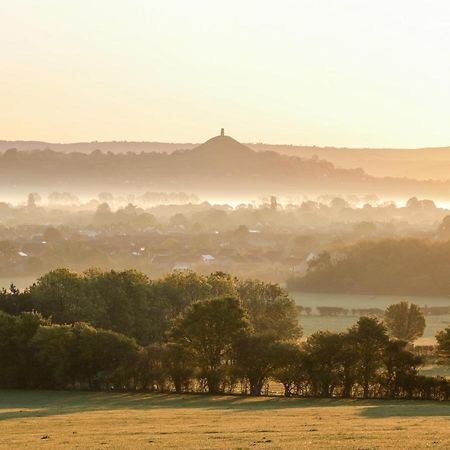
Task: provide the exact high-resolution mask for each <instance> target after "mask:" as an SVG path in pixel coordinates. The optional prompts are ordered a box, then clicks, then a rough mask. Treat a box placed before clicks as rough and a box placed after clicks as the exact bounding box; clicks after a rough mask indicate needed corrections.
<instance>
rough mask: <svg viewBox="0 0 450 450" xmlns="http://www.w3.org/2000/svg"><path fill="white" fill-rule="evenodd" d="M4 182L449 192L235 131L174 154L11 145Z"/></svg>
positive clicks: (221, 192) (0, 183) (226, 194)
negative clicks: (260, 142) (252, 142)
mask: <svg viewBox="0 0 450 450" xmlns="http://www.w3.org/2000/svg"><path fill="white" fill-rule="evenodd" d="M0 187H3V189H6V188H8V189H14V190H16V191H23V190H37V191H39V189H46V190H49V189H51V190H67V191H72V192H80V191H83V192H92V193H98V192H99V191H101V190H112V191H116V192H117V191H122V192H124V191H127V192H129V191H133V192H137V191H142V190H157V191H170V192H174V191H184V192H192V193H195V194H198V195H200V196H203V197H205V198H211V197H216V198H217V197H221V198H230V197H233V198H245V197H247V198H248V197H249V196H251V197H252V198H255V196H256V197H257V196H260V195H268V194H276V195H283V194H303V195H304V194H308V195H314V194H329V193H333V194H336V195H338V194H378V195H380V196H384V197H386V196H390V197H391V198H392V197H412V196H414V195H418V196H422V197H423V196H426V197H431V198H445V199H447V198H449V197H450V182H438V181H417V180H408V179H399V178H376V177H372V176H370V175H368V174H367V173H365V172H364V171H363V170H362V169H359V168H358V169H340V168H337V167H335V166H334V165H333V164H332V163H330V162H328V161H325V160H320V159H318V158H317V157H316V158H300V157H297V156H289V155H282V154H280V153H277V152H274V151H259V152H257V151H254V150H252V149H251V148H249V147H248V146H245V145H243V144H240V143H239V142H237V141H236V140H234V139H233V138H231V137H229V136H217V137H214V138H212V139H210V140H208V141H207V142H205V143H204V144H201V145H199V146H196V147H195V148H193V149H186V150H176V151H173V152H172V153H165V152H139V153H133V152H127V153H111V152H110V153H105V152H102V151H100V150H98V149H97V150H95V151H93V152H91V153H80V152H70V153H62V152H58V151H54V150H33V151H18V150H7V151H5V152H4V153H3V154H2V155H1V156H0Z"/></svg>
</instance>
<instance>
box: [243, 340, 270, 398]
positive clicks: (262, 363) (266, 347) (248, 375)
mask: <svg viewBox="0 0 450 450" xmlns="http://www.w3.org/2000/svg"><path fill="white" fill-rule="evenodd" d="M274 344H275V340H274V338H273V337H272V336H269V335H259V334H256V335H255V334H253V335H250V334H249V335H246V336H243V337H242V338H241V339H240V340H239V341H238V342H237V344H236V346H235V347H236V353H235V355H236V356H235V357H236V366H237V367H236V369H237V373H238V375H240V376H241V377H242V378H244V379H246V380H247V381H248V382H249V385H250V395H261V391H262V388H263V386H264V384H265V383H266V381H267V379H268V378H269V376H270V375H271V373H272V370H273V369H274V367H275V358H274V351H273V350H274V348H273V347H274Z"/></svg>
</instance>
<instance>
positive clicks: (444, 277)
mask: <svg viewBox="0 0 450 450" xmlns="http://www.w3.org/2000/svg"><path fill="white" fill-rule="evenodd" d="M449 275H450V241H445V242H432V241H428V240H422V239H412V238H411V239H385V240H381V241H361V242H358V243H357V244H354V245H351V246H347V247H344V248H342V249H340V250H338V251H336V252H334V253H329V252H322V253H320V254H319V255H318V256H317V257H316V258H314V259H313V260H312V261H310V262H309V265H308V271H307V273H306V275H305V276H303V277H301V278H293V279H291V280H289V283H288V285H289V287H290V288H292V289H298V290H303V291H311V292H312V291H317V292H345V293H361V294H363V293H370V294H393V295H394V294H399V295H449V294H450V276H449Z"/></svg>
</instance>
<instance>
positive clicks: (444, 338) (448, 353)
mask: <svg viewBox="0 0 450 450" xmlns="http://www.w3.org/2000/svg"><path fill="white" fill-rule="evenodd" d="M436 341H437V351H438V355H439V357H440V358H441V360H442V362H444V363H446V364H450V326H448V327H447V328H445V329H444V330H441V331H439V332H438V333H437V334H436Z"/></svg>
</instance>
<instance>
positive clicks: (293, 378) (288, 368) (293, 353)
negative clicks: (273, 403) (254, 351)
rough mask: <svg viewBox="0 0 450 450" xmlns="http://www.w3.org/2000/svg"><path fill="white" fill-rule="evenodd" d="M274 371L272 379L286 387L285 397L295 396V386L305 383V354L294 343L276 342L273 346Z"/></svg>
mask: <svg viewBox="0 0 450 450" xmlns="http://www.w3.org/2000/svg"><path fill="white" fill-rule="evenodd" d="M272 352H273V359H274V369H273V372H272V377H273V379H274V380H275V381H278V382H279V383H281V384H282V385H283V387H284V396H285V397H290V396H291V395H292V394H293V392H292V391H293V388H294V386H297V387H298V386H299V384H300V383H301V382H302V381H304V368H303V361H304V358H305V354H304V352H303V351H302V350H301V348H300V346H299V345H297V344H294V343H292V342H276V343H274V344H273V345H272Z"/></svg>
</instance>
